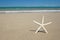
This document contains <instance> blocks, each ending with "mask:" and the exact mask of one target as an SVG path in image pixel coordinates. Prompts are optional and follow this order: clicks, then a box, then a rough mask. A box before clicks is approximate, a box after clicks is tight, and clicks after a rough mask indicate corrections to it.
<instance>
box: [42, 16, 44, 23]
mask: <svg viewBox="0 0 60 40" xmlns="http://www.w3.org/2000/svg"><path fill="white" fill-rule="evenodd" d="M43 23H44V16H43V17H42V24H43Z"/></svg>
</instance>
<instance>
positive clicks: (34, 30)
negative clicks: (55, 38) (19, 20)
mask: <svg viewBox="0 0 60 40" xmlns="http://www.w3.org/2000/svg"><path fill="white" fill-rule="evenodd" d="M29 31H32V32H35V31H36V30H29ZM38 32H42V33H46V32H45V31H44V30H43V31H40V30H39V31H38Z"/></svg>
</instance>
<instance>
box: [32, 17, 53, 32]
mask: <svg viewBox="0 0 60 40" xmlns="http://www.w3.org/2000/svg"><path fill="white" fill-rule="evenodd" d="M33 22H34V23H36V24H38V25H40V27H38V29H37V30H36V32H35V33H37V32H38V31H39V30H40V29H41V28H43V29H44V31H45V32H46V33H48V31H47V30H46V29H45V27H44V25H48V24H51V23H52V22H49V23H45V24H44V16H43V17H42V24H40V23H39V22H37V21H35V20H33Z"/></svg>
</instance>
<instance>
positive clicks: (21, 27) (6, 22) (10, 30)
mask: <svg viewBox="0 0 60 40" xmlns="http://www.w3.org/2000/svg"><path fill="white" fill-rule="evenodd" d="M43 16H44V17H45V23H47V22H52V24H50V25H47V26H45V28H46V29H47V30H48V34H46V33H44V32H38V33H37V34H36V33H35V31H36V29H37V28H38V27H39V25H37V24H35V23H34V22H33V20H36V21H38V22H40V23H41V20H42V17H43ZM0 40H60V12H30V13H29V12H25V13H24V12H18V13H17V12H16V13H11V14H10V13H7V14H5V13H3V14H2V13H1V14H0Z"/></svg>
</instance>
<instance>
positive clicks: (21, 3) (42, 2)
mask: <svg viewBox="0 0 60 40" xmlns="http://www.w3.org/2000/svg"><path fill="white" fill-rule="evenodd" d="M38 6H51V7H55V6H56V7H60V0H0V7H38Z"/></svg>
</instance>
